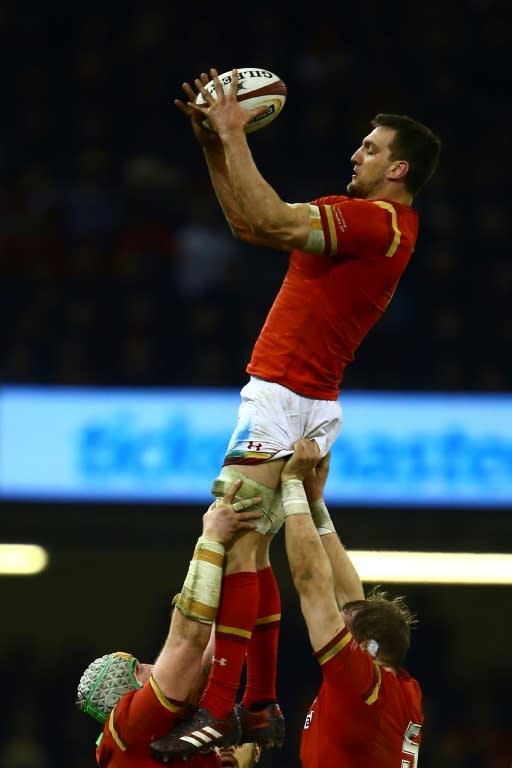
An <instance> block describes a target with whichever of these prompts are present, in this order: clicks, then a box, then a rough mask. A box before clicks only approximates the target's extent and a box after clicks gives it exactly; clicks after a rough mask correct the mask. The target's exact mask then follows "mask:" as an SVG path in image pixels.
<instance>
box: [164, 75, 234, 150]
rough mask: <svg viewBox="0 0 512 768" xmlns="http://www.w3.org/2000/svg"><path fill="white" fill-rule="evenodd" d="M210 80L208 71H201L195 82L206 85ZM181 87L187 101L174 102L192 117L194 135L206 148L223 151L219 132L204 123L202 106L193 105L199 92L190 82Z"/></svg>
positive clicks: (178, 100) (177, 100) (175, 100)
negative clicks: (209, 128) (206, 126)
mask: <svg viewBox="0 0 512 768" xmlns="http://www.w3.org/2000/svg"><path fill="white" fill-rule="evenodd" d="M209 80H210V78H209V77H208V75H207V74H206V72H201V74H200V76H199V78H197V79H196V80H195V83H200V86H201V87H202V86H204V85H206V83H208V82H209ZM181 87H182V88H183V91H184V93H185V96H186V97H187V101H186V102H184V101H182V100H181V99H174V104H175V105H176V106H177V107H178V109H179V110H180V112H183V114H184V115H186V116H187V117H188V118H190V124H191V125H192V130H193V132H194V136H195V137H196V139H197V140H198V142H199V143H200V144H201V145H202V146H203V147H205V148H206V149H219V150H221V151H223V149H222V142H221V140H220V138H219V136H218V134H216V133H215V132H214V131H210V130H208V128H205V127H204V125H203V120H204V119H205V117H206V115H205V114H204V111H203V110H201V109H200V108H194V107H192V106H191V105H192V104H193V103H194V102H195V100H196V96H197V93H196V92H195V91H194V89H193V88H192V86H191V85H190V84H189V83H183V84H182V86H181Z"/></svg>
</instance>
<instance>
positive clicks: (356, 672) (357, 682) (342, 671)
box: [315, 627, 381, 705]
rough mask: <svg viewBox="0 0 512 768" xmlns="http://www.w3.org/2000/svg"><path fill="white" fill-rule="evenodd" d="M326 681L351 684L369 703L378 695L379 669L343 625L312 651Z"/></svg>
mask: <svg viewBox="0 0 512 768" xmlns="http://www.w3.org/2000/svg"><path fill="white" fill-rule="evenodd" d="M315 657H316V659H317V661H318V663H319V664H320V666H321V667H322V672H323V676H324V681H325V683H326V684H327V685H330V684H334V685H336V686H343V688H344V689H345V690H347V689H348V688H350V690H351V691H352V692H353V694H354V695H355V696H357V697H358V698H359V699H362V700H363V701H364V702H365V703H366V704H368V705H371V704H373V703H374V702H375V701H377V699H378V697H379V691H380V685H381V672H380V668H379V665H378V664H376V663H375V662H374V661H373V660H372V658H371V657H370V655H369V654H368V653H365V651H363V650H362V649H361V648H360V647H359V645H358V644H357V642H356V641H355V640H354V638H353V636H352V635H351V633H350V632H349V631H348V629H347V628H346V627H345V628H344V629H343V630H342V631H341V632H340V633H339V634H338V635H336V637H334V638H333V639H332V640H331V642H330V643H328V644H327V645H326V646H325V647H324V648H321V649H320V650H319V651H317V652H316V653H315Z"/></svg>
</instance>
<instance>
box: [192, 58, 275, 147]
mask: <svg viewBox="0 0 512 768" xmlns="http://www.w3.org/2000/svg"><path fill="white" fill-rule="evenodd" d="M210 79H212V80H213V84H214V87H215V96H213V95H212V94H211V93H209V92H208V91H207V90H206V88H205V87H204V86H205V85H206V83H205V82H204V79H203V75H202V76H201V78H198V79H197V80H194V85H195V87H196V88H197V90H198V92H199V93H200V94H201V96H202V97H203V99H204V100H205V102H206V106H199V105H197V104H195V102H189V103H188V104H187V106H188V107H189V108H190V109H193V110H195V111H198V112H199V113H200V114H201V115H202V117H203V118H204V117H207V118H208V120H210V122H211V123H212V125H213V126H214V127H215V130H216V131H217V134H218V135H219V136H220V138H221V139H224V138H227V137H228V136H229V135H231V134H233V133H240V132H245V128H246V126H247V125H248V123H250V122H251V120H253V119H254V118H255V117H257V116H258V115H262V114H263V113H264V112H266V110H267V109H268V107H267V105H265V104H262V105H261V106H259V107H255V108H254V109H244V108H243V107H241V106H240V104H239V102H238V99H237V93H238V80H239V77H238V70H236V69H233V70H232V72H231V84H230V87H229V89H228V91H227V93H224V88H223V87H222V83H221V82H220V80H219V73H218V71H217V70H216V69H215V68H212V69H210Z"/></svg>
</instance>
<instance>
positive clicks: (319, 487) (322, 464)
mask: <svg viewBox="0 0 512 768" xmlns="http://www.w3.org/2000/svg"><path fill="white" fill-rule="evenodd" d="M330 463H331V452H330V451H329V453H328V454H326V455H325V456H323V457H322V458H321V459H320V461H319V462H318V464H315V466H314V467H313V469H311V470H310V471H309V472H308V473H307V475H306V476H305V478H304V490H305V491H306V496H307V497H308V501H309V503H310V504H312V502H313V501H318V499H321V498H323V495H324V488H325V484H326V482H327V477H328V476H329V466H330Z"/></svg>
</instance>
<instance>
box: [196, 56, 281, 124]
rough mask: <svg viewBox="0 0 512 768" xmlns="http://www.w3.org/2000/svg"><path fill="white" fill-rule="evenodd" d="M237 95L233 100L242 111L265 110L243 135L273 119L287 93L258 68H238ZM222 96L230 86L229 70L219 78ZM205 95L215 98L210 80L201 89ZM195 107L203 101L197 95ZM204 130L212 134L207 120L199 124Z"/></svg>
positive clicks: (277, 80) (201, 104) (279, 79)
mask: <svg viewBox="0 0 512 768" xmlns="http://www.w3.org/2000/svg"><path fill="white" fill-rule="evenodd" d="M237 69H238V78H239V79H238V92H237V100H238V101H239V102H240V105H241V106H242V107H244V109H254V108H255V107H260V106H261V105H262V104H265V105H266V107H267V109H266V111H265V112H263V113H262V114H261V115H258V116H257V117H255V118H253V119H252V120H251V122H250V123H248V124H247V125H246V127H245V132H246V133H254V131H259V130H260V129H261V128H264V127H265V126H266V125H268V124H269V123H271V122H272V121H273V120H275V119H276V117H277V116H278V114H279V113H280V112H281V110H282V109H283V107H284V105H285V103H286V96H287V94H288V90H287V88H286V85H285V84H284V82H283V81H282V80H281V78H280V77H278V75H275V74H274V73H273V72H269V70H268V69H262V68H261V67H238V68H237ZM219 80H220V82H221V85H222V88H223V90H224V93H227V92H228V90H229V87H230V85H231V80H232V76H231V70H230V71H229V72H223V74H222V75H219ZM204 87H205V89H206V90H207V91H208V93H211V95H212V96H213V97H214V98H215V97H216V96H215V86H214V84H213V80H210V82H209V83H207V84H206V85H205V86H204ZM196 104H198V105H199V106H204V105H205V104H206V101H205V100H204V99H203V97H202V95H201V94H200V93H198V94H197V96H196ZM203 125H204V126H205V128H208V129H209V130H210V131H214V130H215V129H214V127H213V126H212V124H211V123H210V121H209V120H208V119H206V120H204V121H203Z"/></svg>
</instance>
